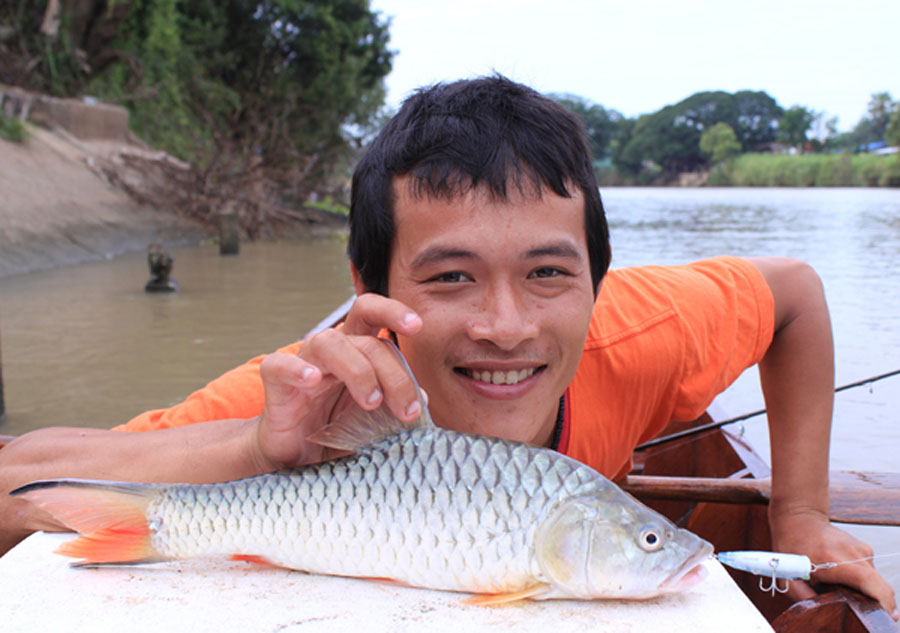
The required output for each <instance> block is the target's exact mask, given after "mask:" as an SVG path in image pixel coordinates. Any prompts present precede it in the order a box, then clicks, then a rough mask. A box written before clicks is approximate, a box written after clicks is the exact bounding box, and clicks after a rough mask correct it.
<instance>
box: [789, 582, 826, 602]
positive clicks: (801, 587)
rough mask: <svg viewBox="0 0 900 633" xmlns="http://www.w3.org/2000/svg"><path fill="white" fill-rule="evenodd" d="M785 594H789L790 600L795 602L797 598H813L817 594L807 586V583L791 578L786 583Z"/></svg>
mask: <svg viewBox="0 0 900 633" xmlns="http://www.w3.org/2000/svg"><path fill="white" fill-rule="evenodd" d="M787 595H788V596H790V598H791V600H793V601H794V602H797V601H798V600H809V599H810V598H815V597H816V595H818V594H816V592H815V590H814V589H813V588H812V587H810V586H809V583H807V582H804V581H802V580H791V581H790V582H789V583H788V592H787Z"/></svg>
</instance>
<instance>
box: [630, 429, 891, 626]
mask: <svg viewBox="0 0 900 633" xmlns="http://www.w3.org/2000/svg"><path fill="white" fill-rule="evenodd" d="M708 422H709V416H706V415H704V417H703V418H701V420H700V421H699V423H708ZM684 426H685V425H684V423H681V424H679V425H678V427H680V428H684ZM671 430H672V429H666V430H665V431H663V432H662V433H661V435H664V434H666V433H667V432H671ZM675 430H678V428H675ZM634 461H635V468H634V470H633V471H632V473H631V474H630V475H629V478H630V479H631V481H632V482H634V481H635V480H634V479H633V477H635V476H638V477H640V476H648V477H649V476H664V477H688V478H690V477H703V478H714V479H726V480H727V481H728V482H729V483H730V481H731V480H735V481H737V482H744V481H746V480H747V479H748V478H751V477H752V478H758V479H761V480H767V479H768V477H769V476H770V474H771V473H770V472H769V468H768V466H767V465H766V463H765V462H764V461H763V460H762V459H761V458H760V457H759V456H758V455H757V454H756V453H755V452H754V451H753V449H752V447H750V446H749V445H748V444H747V443H746V442H744V441H743V440H742V439H741V438H739V437H736V436H734V435H733V434H731V433H729V432H728V431H725V430H722V429H710V430H707V431H703V432H702V433H699V434H697V435H695V436H691V437H683V438H680V439H677V440H674V441H672V442H666V443H664V444H659V445H655V446H651V447H648V448H647V449H645V450H641V451H638V452H636V453H635V460H634ZM640 481H641V480H640V479H638V480H637V482H638V483H640ZM861 482H862V484H864V485H865V488H864V489H865V490H867V492H866V493H865V495H867V496H871V497H873V498H874V501H875V503H884V502H882V501H880V500H881V499H885V498H886V497H885V496H884V494H885V491H886V490H893V491H898V490H900V485H897V484H898V483H900V477H898V476H896V475H893V474H889V473H888V474H881V473H879V474H878V475H877V476H873V477H870V479H869V481H866V480H865V476H864V475H863V474H861V473H852V472H851V473H836V474H835V475H833V476H832V481H831V483H832V486H833V488H834V489H835V490H836V491H838V492H839V494H844V492H842V490H846V489H853V488H854V486H859V485H860V484H861ZM645 483H647V482H646V480H645ZM719 485H722V484H721V483H720V484H719ZM738 485H744V484H743V483H739V484H738ZM754 488H755V487H754ZM648 494H652V495H653V496H659V495H658V494H657V493H648ZM749 494H750V495H751V496H752V497H753V498H754V499H756V500H758V499H759V489H758V488H755V490H754V491H752V492H751V493H749ZM635 496H637V497H638V498H639V499H641V500H642V501H644V502H645V503H647V505H650V506H651V507H654V508H655V509H657V510H658V511H660V512H662V513H663V514H665V515H666V516H668V517H669V518H670V519H671V520H673V521H675V523H676V524H678V525H679V526H681V527H685V528H687V529H689V530H691V531H692V532H694V533H695V534H697V535H698V536H701V537H702V538H705V539H706V540H708V541H709V542H711V543H712V544H713V546H714V548H715V550H716V551H729V550H732V551H733V550H770V549H772V543H771V535H770V532H769V525H768V516H767V506H766V505H765V504H763V503H756V502H754V503H710V502H705V501H699V502H698V501H697V500H695V499H690V500H686V499H681V500H677V499H676V500H673V499H658V498H649V497H646V496H643V493H639V494H636V495H635ZM642 496H643V498H642ZM680 496H682V497H687V495H680ZM848 499H849V497H848ZM849 503H858V501H857V502H851V501H849V500H848V504H849ZM728 572H729V573H730V574H731V576H732V578H734V580H735V582H736V583H737V584H738V586H739V587H741V589H742V590H743V591H744V593H745V594H746V595H747V597H748V598H750V600H751V601H752V602H753V604H754V605H755V606H756V608H757V609H759V611H760V612H761V613H762V614H763V615H764V616H765V617H766V619H768V620H769V621H770V622H771V623H772V626H773V628H774V629H775V631H776V632H777V633H798V632H799V631H803V632H804V633H898V629H897V626H896V625H895V624H894V622H893V620H892V619H891V618H890V616H889V615H888V614H887V612H886V611H884V610H883V609H882V608H881V607H880V605H879V604H878V603H877V602H876V601H874V600H872V599H870V598H868V597H866V596H863V595H862V594H859V593H856V592H855V591H852V590H850V589H847V588H843V587H842V588H840V589H837V590H835V591H831V590H828V591H827V593H825V594H823V595H820V596H819V597H817V598H816V599H814V600H812V601H802V602H799V603H797V604H795V605H792V602H791V600H790V599H789V598H788V597H787V596H786V595H784V594H776V595H775V596H772V595H771V594H770V593H766V592H763V591H761V590H760V589H759V578H758V577H757V576H754V575H752V574H749V573H746V572H742V571H737V570H732V569H728ZM817 589H819V588H817ZM819 590H820V591H821V590H822V589H819Z"/></svg>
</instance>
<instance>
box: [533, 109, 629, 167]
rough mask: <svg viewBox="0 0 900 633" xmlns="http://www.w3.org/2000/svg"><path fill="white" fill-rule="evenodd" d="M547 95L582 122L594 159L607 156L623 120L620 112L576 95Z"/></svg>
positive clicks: (602, 158)
mask: <svg viewBox="0 0 900 633" xmlns="http://www.w3.org/2000/svg"><path fill="white" fill-rule="evenodd" d="M549 96H550V97H551V98H552V99H555V100H556V101H558V102H559V103H561V104H563V105H564V106H565V107H566V108H568V109H569V111H571V112H572V113H574V114H576V115H577V116H578V117H579V118H580V119H581V120H582V122H584V126H585V128H586V129H587V133H588V137H589V138H590V139H591V153H592V155H593V157H594V160H595V161H598V162H600V161H603V160H604V159H606V158H608V157H609V156H610V145H611V144H612V141H613V137H614V136H615V134H616V132H617V128H618V127H619V126H620V125H621V123H622V121H623V120H624V117H623V116H622V114H621V113H619V112H616V111H615V110H607V109H606V108H604V107H603V106H601V105H598V104H596V103H592V102H590V101H589V100H587V99H584V98H583V97H579V96H577V95H570V94H564V95H559V94H551V95H549Z"/></svg>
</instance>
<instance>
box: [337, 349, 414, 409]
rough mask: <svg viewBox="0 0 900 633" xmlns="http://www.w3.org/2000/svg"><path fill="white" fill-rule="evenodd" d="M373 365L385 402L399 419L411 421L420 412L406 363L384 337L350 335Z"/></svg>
mask: <svg viewBox="0 0 900 633" xmlns="http://www.w3.org/2000/svg"><path fill="white" fill-rule="evenodd" d="M351 341H352V342H353V344H354V345H356V346H357V348H358V349H359V350H360V351H361V352H362V353H363V354H364V355H365V356H366V358H368V359H369V362H371V364H372V367H374V368H375V372H376V376H377V379H378V384H379V385H380V387H381V389H382V393H383V396H384V403H385V404H386V405H387V407H388V408H389V409H390V410H391V412H392V413H393V414H394V415H395V416H397V417H398V418H399V419H400V420H403V421H406V422H412V421H413V420H415V419H416V418H418V417H419V414H420V413H421V412H422V405H421V404H420V403H419V392H418V390H417V389H416V384H415V382H414V381H413V379H412V377H411V376H410V375H409V372H408V371H407V370H406V365H405V364H404V363H403V362H402V360H401V359H400V357H399V356H398V354H397V352H396V351H395V350H394V349H392V348H391V347H390V344H389V343H387V342H386V341H382V340H379V339H376V338H372V337H368V336H367V337H356V338H353V339H351Z"/></svg>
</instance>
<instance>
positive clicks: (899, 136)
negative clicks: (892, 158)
mask: <svg viewBox="0 0 900 633" xmlns="http://www.w3.org/2000/svg"><path fill="white" fill-rule="evenodd" d="M884 140H885V141H886V142H887V144H888V145H891V146H893V147H898V146H900V108H897V109H895V110H894V113H893V114H892V115H891V120H890V122H889V123H888V126H887V130H886V131H885V134H884Z"/></svg>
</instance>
